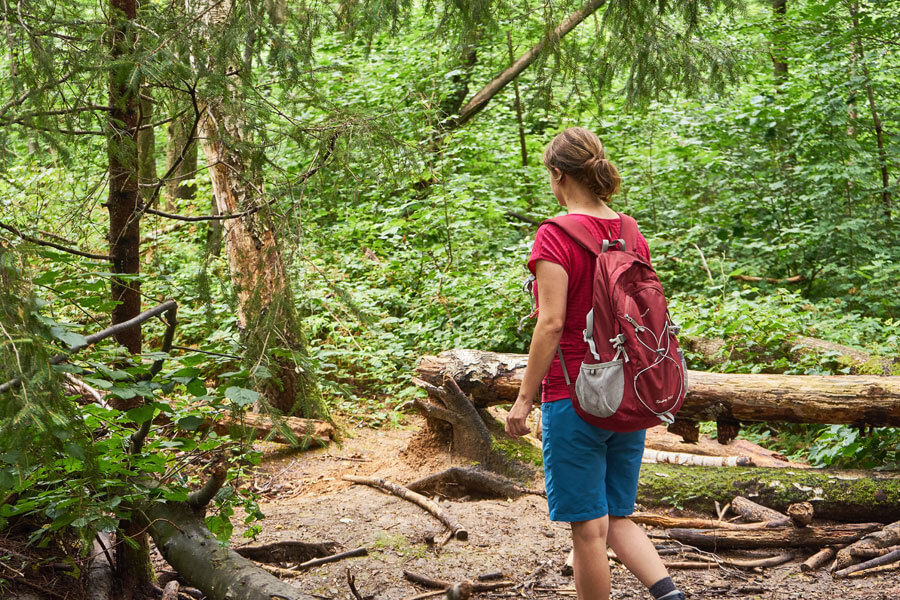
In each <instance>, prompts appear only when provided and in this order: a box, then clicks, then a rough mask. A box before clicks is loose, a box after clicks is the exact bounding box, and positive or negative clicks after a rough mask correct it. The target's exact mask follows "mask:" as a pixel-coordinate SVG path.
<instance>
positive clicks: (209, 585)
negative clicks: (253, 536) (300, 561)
mask: <svg viewBox="0 0 900 600" xmlns="http://www.w3.org/2000/svg"><path fill="white" fill-rule="evenodd" d="M146 510H147V518H148V519H149V522H150V525H149V531H150V534H151V535H152V536H153V541H154V542H156V547H157V548H158V549H159V551H160V553H162V555H163V557H164V558H165V559H166V561H167V562H168V563H169V564H170V565H172V568H174V569H175V570H176V571H178V573H179V574H180V575H181V577H183V578H184V580H185V581H187V582H188V583H189V584H190V585H191V586H193V587H195V588H197V589H198V590H200V591H201V592H203V593H204V594H205V595H206V597H207V598H209V599H210V600H225V599H226V598H228V599H229V600H272V599H273V598H280V599H282V600H313V596H310V595H308V594H305V593H303V592H301V591H300V590H298V589H297V588H295V587H293V586H292V585H290V584H288V583H285V582H282V581H281V580H279V579H277V578H276V577H274V576H273V575H270V574H269V573H267V572H266V571H264V570H263V569H261V568H260V567H258V566H257V565H255V564H254V563H252V562H250V561H249V560H247V559H246V558H244V557H242V556H241V555H240V554H238V553H237V552H235V551H234V550H232V549H231V548H228V547H227V546H223V545H222V544H221V543H219V541H218V540H217V539H216V538H215V536H213V535H212V533H210V532H209V530H208V529H207V528H206V526H205V525H204V523H203V519H202V518H201V517H199V516H198V515H197V514H196V513H194V512H193V511H192V510H191V509H190V508H189V507H188V506H187V505H186V504H184V503H162V502H154V503H152V504H150V505H148V506H147V509H146Z"/></svg>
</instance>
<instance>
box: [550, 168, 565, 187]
mask: <svg viewBox="0 0 900 600" xmlns="http://www.w3.org/2000/svg"><path fill="white" fill-rule="evenodd" d="M565 176H566V174H565V173H563V172H562V171H561V170H560V169H559V167H553V178H554V179H555V180H556V183H562V182H563V178H564V177H565Z"/></svg>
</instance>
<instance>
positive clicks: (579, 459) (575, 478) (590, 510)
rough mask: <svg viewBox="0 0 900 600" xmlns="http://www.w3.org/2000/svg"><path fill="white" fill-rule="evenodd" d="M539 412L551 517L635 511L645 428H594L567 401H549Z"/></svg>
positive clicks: (572, 518)
mask: <svg viewBox="0 0 900 600" xmlns="http://www.w3.org/2000/svg"><path fill="white" fill-rule="evenodd" d="M541 411H542V413H543V415H542V417H541V424H542V426H543V429H544V434H543V438H544V440H543V446H544V481H545V485H546V489H547V504H548V505H549V507H550V520H551V521H565V522H569V523H572V522H577V521H590V520H591V519H598V518H600V517H603V516H605V515H612V516H614V517H625V516H628V515H630V514H631V513H633V512H634V502H635V499H636V498H637V486H638V475H639V474H640V471H641V458H642V457H643V454H644V437H645V436H646V431H644V430H640V431H635V432H632V433H616V432H613V431H607V430H605V429H600V428H598V427H594V426H593V425H591V424H589V423H586V422H585V421H584V420H582V419H581V417H579V416H578V414H577V413H576V412H575V409H574V408H573V407H572V402H571V400H568V399H566V400H557V401H555V402H545V403H543V404H542V405H541Z"/></svg>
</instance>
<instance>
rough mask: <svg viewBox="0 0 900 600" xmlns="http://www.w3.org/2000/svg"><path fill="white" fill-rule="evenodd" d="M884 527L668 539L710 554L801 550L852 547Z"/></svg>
mask: <svg viewBox="0 0 900 600" xmlns="http://www.w3.org/2000/svg"><path fill="white" fill-rule="evenodd" d="M880 527H881V524H880V523H843V524H839V525H829V526H811V527H803V528H795V527H775V528H767V529H756V530H751V531H745V530H734V529H669V530H668V531H667V532H666V536H665V537H667V538H668V539H673V540H677V541H679V542H681V543H683V544H689V545H691V546H696V547H697V548H705V549H710V550H733V549H746V548H798V547H804V546H831V545H834V544H848V543H851V542H854V541H856V540H858V539H859V538H861V537H862V536H864V535H865V534H867V533H869V532H871V531H875V530H876V529H878V528H880Z"/></svg>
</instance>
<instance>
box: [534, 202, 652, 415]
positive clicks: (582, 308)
mask: <svg viewBox="0 0 900 600" xmlns="http://www.w3.org/2000/svg"><path fill="white" fill-rule="evenodd" d="M574 216H575V218H576V219H578V221H579V222H581V224H582V225H584V226H585V227H587V228H588V231H590V232H591V233H592V234H593V235H594V237H596V238H597V240H615V239H618V238H619V232H620V231H621V230H622V222H621V220H620V219H601V218H598V217H592V216H589V215H580V214H576V215H574ZM635 251H636V252H637V254H638V256H640V257H641V258H643V259H644V260H646V261H647V262H648V263H649V262H650V247H649V246H648V245H647V240H645V239H644V236H643V235H641V234H640V232H638V239H637V248H635ZM539 260H548V261H550V262H553V263H556V264H558V265H562V267H563V268H564V269H565V270H566V274H567V275H568V276H569V285H568V290H567V296H566V322H565V325H564V326H563V333H562V338H561V339H560V341H559V345H560V347H561V348H562V352H563V357H564V358H565V360H566V368H567V369H568V371H569V378H570V379H571V381H573V382H574V381H575V378H576V377H578V369H579V367H580V366H581V361H582V360H583V359H584V355H585V352H587V343H586V342H585V341H584V334H583V333H582V332H583V331H584V327H585V318H586V317H587V314H588V312H589V311H590V310H591V300H592V299H591V283H592V281H593V276H594V262H593V257H592V256H591V253H590V252H588V251H587V250H585V249H584V248H582V247H581V246H579V245H578V244H577V243H576V242H575V240H573V239H572V238H570V237H569V236H568V235H566V233H565V232H564V231H563V230H562V229H560V228H559V227H556V226H555V225H542V226H541V227H539V228H538V230H537V235H536V236H535V238H534V246H533V247H532V249H531V256H530V257H529V258H528V270H529V271H531V272H532V273H534V272H535V268H534V266H535V263H536V262H537V261H539ZM534 297H535V301H537V297H538V289H537V283H535V286H534ZM568 397H569V390H568V388H567V387H566V380H565V378H564V377H563V373H562V367H561V366H560V364H559V358H558V357H554V358H553V362H552V363H551V364H550V370H549V371H548V372H547V376H546V377H545V378H544V385H543V391H542V393H541V401H542V402H554V401H556V400H562V399H564V398H568Z"/></svg>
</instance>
